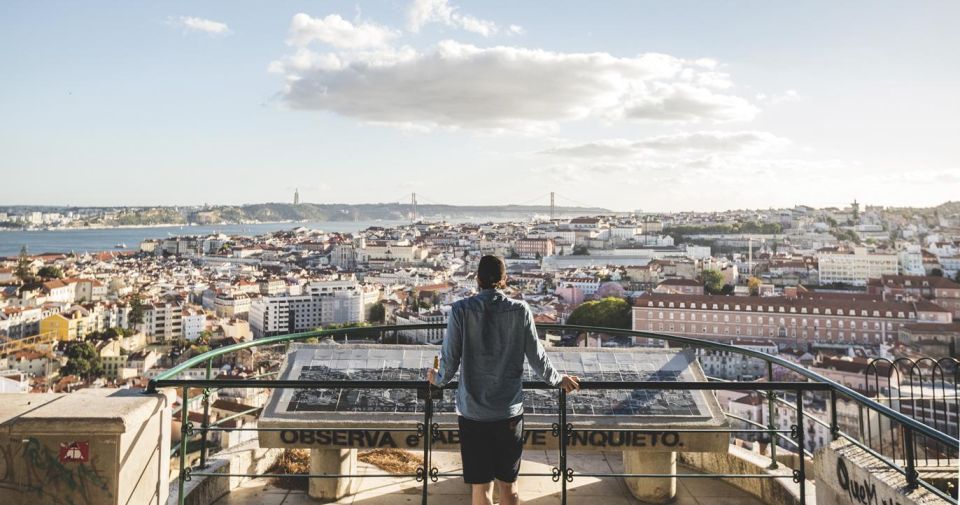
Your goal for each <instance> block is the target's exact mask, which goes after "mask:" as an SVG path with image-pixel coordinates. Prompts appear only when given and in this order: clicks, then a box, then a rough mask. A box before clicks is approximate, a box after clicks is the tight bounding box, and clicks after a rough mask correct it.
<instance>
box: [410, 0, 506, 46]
mask: <svg viewBox="0 0 960 505" xmlns="http://www.w3.org/2000/svg"><path fill="white" fill-rule="evenodd" d="M429 23H440V24H443V25H445V26H449V27H451V28H460V29H463V30H466V31H468V32H473V33H477V34H480V35H483V36H484V37H489V36H491V35H495V34H496V33H497V32H498V31H500V27H499V26H497V24H496V23H494V22H493V21H487V20H485V19H480V18H476V17H473V16H468V15H466V14H461V13H459V12H457V7H454V6H452V5H450V3H449V2H448V1H447V0H413V1H412V2H411V3H410V6H409V7H408V8H407V28H408V29H409V30H410V31H411V32H413V33H417V32H419V31H420V29H421V28H423V27H424V26H425V25H427V24H429ZM507 30H508V32H509V33H514V34H516V33H522V31H523V28H522V27H520V26H517V25H510V27H509V28H508V29H507Z"/></svg>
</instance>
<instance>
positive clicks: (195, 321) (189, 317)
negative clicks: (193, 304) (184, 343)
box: [183, 308, 207, 340]
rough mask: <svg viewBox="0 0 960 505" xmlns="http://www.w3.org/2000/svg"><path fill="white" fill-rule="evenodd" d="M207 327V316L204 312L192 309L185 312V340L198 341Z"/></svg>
mask: <svg viewBox="0 0 960 505" xmlns="http://www.w3.org/2000/svg"><path fill="white" fill-rule="evenodd" d="M206 327H207V315H206V314H204V313H203V311H202V310H199V309H196V308H191V309H184V311H183V338H185V339H187V340H196V339H198V338H200V334H201V333H203V330H205V329H206Z"/></svg>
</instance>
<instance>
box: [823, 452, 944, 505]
mask: <svg viewBox="0 0 960 505" xmlns="http://www.w3.org/2000/svg"><path fill="white" fill-rule="evenodd" d="M814 472H815V474H816V476H817V483H819V484H820V485H818V486H817V500H818V501H819V502H820V504H821V505H833V504H835V503H849V502H851V501H852V502H861V503H881V504H882V503H887V504H892V505H908V504H916V505H946V504H948V503H950V502H948V501H946V500H944V499H942V498H940V497H939V496H937V495H935V494H933V493H931V492H930V491H928V490H926V489H924V488H923V487H918V488H916V489H913V490H909V489H907V478H906V477H905V476H904V475H903V474H901V473H900V472H898V471H897V470H894V469H892V468H891V467H890V466H888V465H887V464H886V463H884V462H883V461H880V460H879V459H877V458H875V457H873V456H872V455H870V454H869V453H868V452H866V451H864V450H863V449H861V448H859V447H857V446H856V445H854V444H853V443H851V442H850V441H849V440H844V439H840V440H836V441H834V442H832V443H831V444H830V445H829V446H827V447H825V448H824V449H823V450H821V451H819V452H818V453H817V454H816V457H815V458H814Z"/></svg>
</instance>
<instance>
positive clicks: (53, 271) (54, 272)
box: [37, 265, 63, 279]
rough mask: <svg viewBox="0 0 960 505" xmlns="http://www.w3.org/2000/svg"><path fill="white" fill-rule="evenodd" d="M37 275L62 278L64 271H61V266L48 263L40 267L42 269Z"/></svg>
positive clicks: (47, 277)
mask: <svg viewBox="0 0 960 505" xmlns="http://www.w3.org/2000/svg"><path fill="white" fill-rule="evenodd" d="M37 275H38V276H39V277H43V278H44V279H62V278H63V271H61V270H60V268H59V267H55V266H52V265H47V266H44V267H42V268H40V270H39V271H38V272H37Z"/></svg>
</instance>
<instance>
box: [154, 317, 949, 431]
mask: <svg viewBox="0 0 960 505" xmlns="http://www.w3.org/2000/svg"><path fill="white" fill-rule="evenodd" d="M445 326H446V325H445V324H443V323H422V324H410V325H389V326H387V325H384V326H358V327H353V328H337V329H328V330H313V331H307V332H300V333H290V334H286V335H277V336H273V337H266V338H262V339H257V340H251V341H249V342H241V343H238V344H233V345H229V346H224V347H219V348H217V349H213V350H211V351H208V352H205V353H203V354H200V355H198V356H194V357H192V358H190V359H188V360H186V361H184V362H183V363H181V364H179V365H177V366H175V367H173V368H171V369H169V370H167V371H166V372H163V373H161V374H160V375H158V376H157V377H154V378H153V379H151V380H150V383H149V386H148V388H147V392H155V391H156V389H157V387H158V386H157V384H158V383H159V382H161V381H164V380H169V379H171V378H174V377H176V376H177V375H179V374H180V373H182V372H183V371H185V370H188V369H190V368H193V367H194V366H196V365H199V364H201V363H204V362H206V361H207V360H210V359H213V358H216V357H218V356H222V355H224V354H228V353H232V352H236V351H239V350H243V349H248V348H250V347H261V346H269V345H275V344H283V343H287V342H291V341H295V340H302V339H307V338H312V337H324V336H331V335H351V334H358V333H359V334H364V333H377V332H385V331H409V330H431V329H442V328H444V327H445ZM537 328H538V329H541V330H554V331H582V332H594V333H609V334H615V335H624V336H631V337H643V338H652V339H656V340H662V341H666V342H672V343H676V344H681V345H687V346H691V347H696V348H703V349H714V350H722V351H728V352H732V353H735V354H740V355H743V356H748V357H752V358H756V359H760V360H763V361H765V362H767V363H772V364H775V365H779V366H781V367H783V368H786V369H787V370H790V371H792V372H794V373H797V374H799V375H800V376H802V377H805V378H806V379H807V380H809V381H813V382H817V383H821V384H826V385H828V386H829V387H830V388H832V389H834V390H835V391H837V392H838V393H841V394H843V395H844V396H846V397H847V398H850V399H851V400H853V401H855V402H857V403H859V404H861V405H864V406H866V407H869V408H871V409H873V410H875V411H877V412H879V413H881V414H884V415H885V416H887V417H888V418H890V419H891V420H894V421H896V422H898V423H900V424H902V425H904V426H907V427H909V428H910V429H911V430H914V431H916V432H918V433H922V434H923V435H926V436H928V437H930V438H932V439H935V440H937V441H939V442H942V443H944V444H948V446H951V447H957V446H960V439H957V438H954V437H951V436H950V435H947V434H946V433H943V432H940V431H938V430H935V429H933V428H931V427H929V426H927V425H925V424H922V423H920V422H918V421H916V420H915V419H912V418H910V417H907V416H906V415H904V414H902V413H900V412H897V411H896V410H893V409H892V408H890V407H887V406H886V405H883V404H881V403H878V402H875V401H873V400H871V399H870V398H868V397H867V396H865V395H862V394H860V393H858V392H856V391H854V390H853V389H850V388H848V387H847V386H844V385H842V384H840V383H838V382H836V381H834V380H832V379H829V378H827V377H824V376H822V375H820V374H818V373H816V372H812V371H810V370H808V369H806V368H804V367H802V366H800V365H797V364H795V363H793V362H790V361H787V360H785V359H783V358H778V357H776V356H772V355H770V354H767V353H764V352H760V351H755V350H752V349H747V348H744V347H738V346H735V345H730V344H723V343H720V342H713V341H709V340H703V339H699V338H692V337H682V336H679V335H669V334H665V333H654V332H647V331H639V330H627V329H624V328H606V327H597V326H584V325H571V324H554V323H549V324H538V325H537Z"/></svg>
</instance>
